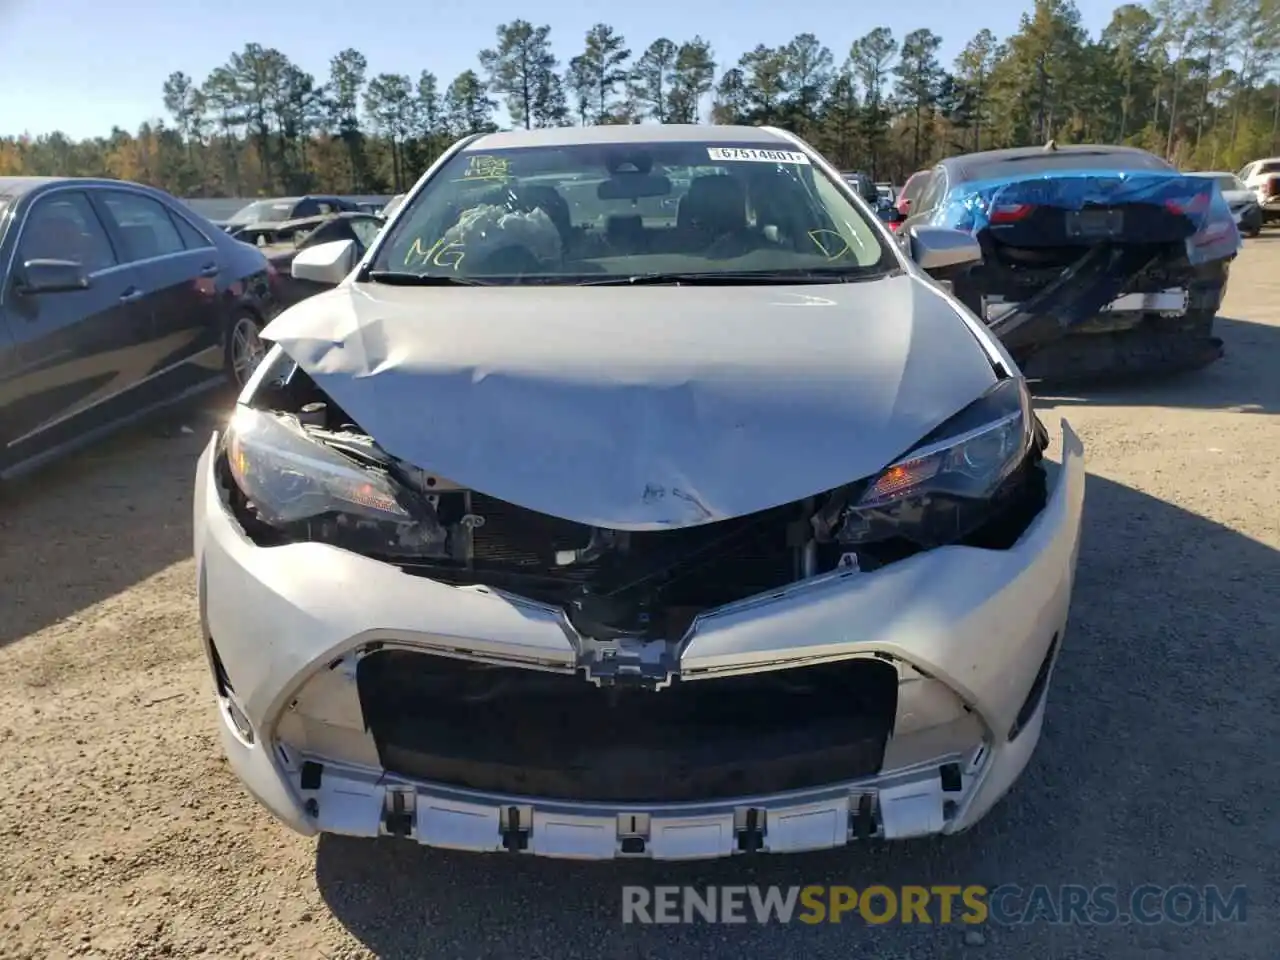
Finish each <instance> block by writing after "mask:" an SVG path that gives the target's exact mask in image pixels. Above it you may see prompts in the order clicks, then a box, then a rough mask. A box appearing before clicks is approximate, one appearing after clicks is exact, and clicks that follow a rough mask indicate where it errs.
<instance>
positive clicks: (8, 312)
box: [0, 177, 277, 477]
mask: <svg viewBox="0 0 1280 960" xmlns="http://www.w3.org/2000/svg"><path fill="white" fill-rule="evenodd" d="M275 312H277V306H276V304H275V302H274V300H273V295H272V292H271V287H270V282H269V266H268V263H267V259H266V257H265V256H263V254H262V253H261V252H260V251H259V250H257V249H255V248H254V247H251V246H249V245H247V244H243V243H240V242H239V241H236V240H233V239H232V238H230V237H229V236H227V234H225V233H223V232H222V231H221V230H219V229H218V228H217V227H216V226H215V225H214V224H213V223H212V222H210V221H209V220H206V219H205V218H203V217H201V216H200V215H199V214H197V213H194V212H193V211H192V210H191V209H190V208H188V207H187V206H185V205H184V204H182V203H181V202H179V201H177V200H175V199H174V198H173V197H171V196H169V195H168V194H166V193H163V192H162V191H159V190H154V189H152V188H150V187H144V186H139V185H137V184H132V183H125V182H122V181H118V180H89V179H71V178H40V177H15V178H0V477H4V476H7V475H10V474H13V473H16V472H18V471H19V470H21V469H28V468H31V467H34V466H36V465H38V464H39V463H42V462H43V461H45V460H47V459H50V458H52V457H54V456H56V455H58V454H61V453H63V452H66V451H68V450H70V449H72V448H74V447H77V446H80V445H81V444H83V443H85V442H88V441H90V440H92V439H94V438H95V437H97V436H99V435H100V434H103V433H106V432H108V431H109V430H111V429H113V428H114V427H117V426H120V425H122V424H123V423H126V422H128V421H130V420H132V419H134V418H136V417H137V416H139V415H141V414H144V413H146V412H148V411H150V410H153V409H155V408H157V407H160V406H163V405H166V404H168V403H172V402H174V401H176V400H179V399H182V398H184V397H186V396H190V395H192V394H194V393H197V392H199V391H201V390H204V389H207V388H209V387H213V386H216V385H217V384H219V383H223V382H226V380H227V379H230V380H231V381H232V382H233V383H235V384H243V382H244V381H245V379H246V378H247V377H248V375H249V373H251V372H252V370H253V368H254V367H255V366H256V364H257V361H258V360H259V359H260V358H261V354H262V345H261V342H260V341H259V339H258V331H259V329H260V328H261V327H262V325H263V324H264V323H266V322H267V321H268V320H270V319H271V317H272V316H273V315H274V313H275Z"/></svg>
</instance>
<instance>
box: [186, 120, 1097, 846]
mask: <svg viewBox="0 0 1280 960" xmlns="http://www.w3.org/2000/svg"><path fill="white" fill-rule="evenodd" d="M979 257H980V252H979V249H978V247H977V246H976V244H975V243H974V241H972V240H971V239H970V238H968V237H967V236H965V235H963V234H957V233H953V232H951V231H947V230H941V229H931V228H918V229H916V230H915V231H913V232H912V233H911V234H910V235H909V236H908V237H906V238H905V240H904V243H903V245H902V246H899V244H898V243H896V242H895V240H894V239H893V236H892V235H891V234H890V233H889V232H888V231H887V230H886V229H885V228H884V227H883V226H882V225H881V224H880V223H879V221H878V220H877V218H876V216H875V214H874V212H873V211H872V210H871V209H870V208H869V207H868V206H866V204H865V203H864V202H863V201H862V200H860V199H859V198H857V197H855V196H854V194H853V193H852V192H851V189H850V188H849V187H848V186H847V185H846V184H845V183H844V181H843V180H842V178H841V177H840V174H839V173H838V172H837V171H836V170H834V169H833V168H832V167H831V166H830V165H829V164H828V163H827V162H826V161H825V160H823V159H822V157H821V156H820V155H819V154H817V153H816V152H815V151H813V150H812V148H810V147H809V146H808V145H807V144H805V143H803V142H802V141H800V140H798V139H796V138H794V137H793V136H791V135H790V134H788V133H785V132H782V131H778V130H773V129H768V128H743V127H727V126H687V127H685V126H608V127H600V128H586V129H554V130H535V131H516V132H513V133H497V134H485V135H479V136H476V137H472V138H468V139H464V140H462V141H461V142H459V143H458V144H456V145H455V146H454V147H453V148H452V149H451V150H450V151H448V152H447V153H446V154H445V155H444V156H443V157H442V158H441V159H440V160H439V161H438V162H437V163H436V164H435V165H434V166H433V167H432V168H431V169H430V170H428V171H427V173H426V174H425V175H424V176H423V177H422V179H421V180H420V181H419V182H418V184H417V185H416V186H415V187H414V188H413V190H412V191H411V192H410V193H409V195H408V197H407V198H406V200H405V202H404V204H403V205H402V206H401V207H400V208H399V209H398V210H397V211H396V213H395V214H394V216H393V217H392V218H391V220H390V222H389V224H388V226H387V227H386V228H385V229H384V230H383V232H382V233H381V235H380V236H379V238H378V239H377V241H375V243H374V244H373V246H372V247H371V249H370V250H369V251H368V252H367V254H365V256H364V257H363V259H362V260H360V262H359V263H356V262H354V256H353V252H352V248H351V245H350V244H349V243H347V242H345V241H344V242H339V243H336V244H324V245H320V246H317V247H314V248H312V249H310V250H307V251H304V252H302V253H301V254H299V256H298V258H297V259H296V261H295V262H294V267H293V270H294V274H295V276H296V277H298V278H300V279H305V280H311V281H319V282H321V283H326V284H329V285H331V286H332V287H333V289H330V290H327V291H325V292H322V293H320V294H318V295H316V296H314V297H312V298H311V299H309V300H305V301H303V302H302V303H300V304H298V305H297V306H294V307H293V308H291V309H290V310H288V311H287V312H285V313H284V314H282V315H281V316H280V317H278V318H277V319H276V320H275V321H274V322H273V323H271V324H270V325H269V327H268V328H267V329H266V330H265V331H264V337H265V338H266V339H268V340H271V341H274V345H273V347H272V352H271V353H270V354H269V356H268V357H267V359H266V361H265V362H264V363H263V365H262V366H261V367H260V368H259V370H258V372H257V374H256V375H255V377H254V379H253V380H252V381H251V382H250V383H249V384H248V386H247V387H246V388H245V390H244V392H243V394H242V395H241V397H240V400H239V403H238V406H237V408H236V410H235V412H234V414H233V415H232V417H231V419H230V422H229V424H228V425H227V428H226V430H225V431H220V432H219V433H217V434H215V435H214V436H213V438H212V439H211V440H210V443H209V445H208V448H207V449H206V450H205V452H204V454H203V456H202V457H201V460H200V463H199V468H198V474H197V477H196V486H195V556H196V560H197V564H198V572H199V602H200V615H201V617H200V619H201V625H202V628H203V642H204V647H205V650H206V651H207V654H208V660H209V668H210V673H211V676H212V681H213V687H214V689H215V690H216V699H217V706H218V726H219V730H220V733H221V737H222V742H223V745H224V747H225V750H226V752H227V756H228V758H229V760H230V763H231V766H232V768H233V769H234V770H235V771H236V773H237V774H238V775H239V777H240V778H241V780H242V781H243V782H244V784H245V786H246V787H247V788H248V789H249V790H250V791H251V792H252V793H253V794H254V796H256V797H257V798H258V800H260V801H261V802H262V803H263V805H265V806H266V807H267V808H268V809H269V810H270V811H271V812H272V813H273V814H274V815H275V816H277V817H278V818H279V819H281V820H282V821H284V822H285V823H286V824H288V825H289V826H291V827H292V828H294V829H295V830H298V831H300V832H302V833H304V834H316V833H319V832H331V833H340V834H349V835H355V836H364V837H375V836H380V835H383V836H385V835H392V836H399V837H405V838H409V839H411V840H414V841H417V842H418V843H422V844H427V845H430V846H438V847H449V848H456V849H465V850H474V851H518V852H525V853H532V854H539V855H544V856H553V857H574V858H584V859H608V858H612V857H620V856H633V857H651V858H657V859H684V858H700V857H720V856H727V855H731V854H735V853H739V852H749V851H765V852H781V851H796V850H810V849H818V848H827V847H837V846H842V845H844V844H846V843H849V842H851V841H852V840H855V839H865V838H873V837H875V838H884V839H897V838H904V837H918V836H926V835H933V834H952V833H956V832H958V831H961V830H964V829H966V828H968V827H970V826H971V825H973V824H974V823H975V822H977V821H978V820H979V819H980V818H982V817H983V816H984V814H986V813H987V811H988V810H989V809H990V808H991V807H992V805H993V804H994V803H995V802H996V801H997V800H998V799H999V798H1000V797H1001V796H1002V795H1003V794H1005V792H1006V791H1008V790H1009V788H1010V786H1011V785H1012V784H1013V782H1014V781H1015V780H1016V779H1017V778H1018V776H1019V774H1020V773H1021V772H1022V770H1023V768H1024V767H1025V765H1026V764H1027V761H1028V759H1029V757H1030V755H1031V753H1032V751H1033V749H1034V748H1035V745H1036V742H1037V740H1038V739H1039V736H1040V731H1041V725H1042V723H1043V718H1044V714H1045V703H1046V691H1047V688H1048V686H1049V681H1050V677H1051V674H1052V671H1053V667H1054V663H1055V660H1056V658H1057V656H1058V652H1059V649H1060V647H1061V642H1062V639H1063V634H1064V630H1065V627H1066V622H1067V611H1068V605H1069V600H1070V595H1071V587H1072V580H1073V576H1074V572H1075V566H1076V556H1077V550H1078V544H1079V537H1080V523H1081V511H1082V506H1083V499H1084V484H1085V470H1084V465H1083V452H1082V448H1081V445H1080V443H1079V441H1078V440H1077V438H1076V437H1075V435H1074V434H1073V433H1072V432H1071V430H1070V428H1069V427H1068V426H1067V424H1066V423H1065V421H1064V422H1063V423H1062V430H1063V437H1062V443H1061V445H1060V446H1061V456H1060V458H1058V459H1052V458H1050V457H1049V456H1048V455H1047V449H1048V447H1049V440H1050V438H1049V434H1048V432H1047V431H1046V429H1045V428H1044V427H1043V426H1042V425H1041V424H1040V422H1039V421H1038V419H1037V418H1036V415H1035V413H1034V411H1033V408H1032V405H1031V401H1030V396H1029V393H1028V389H1027V384H1026V381H1025V380H1024V379H1023V377H1022V375H1021V373H1020V372H1019V371H1018V369H1017V368H1016V366H1015V365H1014V363H1013V362H1012V361H1011V360H1010V358H1009V356H1008V355H1007V354H1006V352H1005V350H1004V349H1003V347H1002V346H1001V345H1000V343H999V342H998V341H997V340H996V339H995V338H994V337H993V336H992V335H991V334H990V333H989V332H988V331H987V329H986V328H985V327H984V325H983V324H982V323H981V322H980V321H978V320H977V319H976V318H975V317H974V316H973V315H972V314H970V313H968V312H967V311H966V310H965V308H964V307H963V306H961V305H960V304H959V303H958V302H957V301H956V300H955V299H954V298H953V297H952V296H951V295H950V294H949V293H948V292H947V288H946V285H945V283H942V282H939V281H943V280H945V279H946V277H947V276H948V273H949V272H950V271H955V270H958V269H963V268H965V267H966V266H969V265H971V264H972V263H973V262H974V261H975V260H976V259H977V258H979Z"/></svg>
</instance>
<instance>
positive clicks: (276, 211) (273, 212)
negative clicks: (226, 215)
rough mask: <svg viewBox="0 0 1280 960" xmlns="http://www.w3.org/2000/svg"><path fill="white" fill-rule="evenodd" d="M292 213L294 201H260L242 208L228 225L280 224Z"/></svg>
mask: <svg viewBox="0 0 1280 960" xmlns="http://www.w3.org/2000/svg"><path fill="white" fill-rule="evenodd" d="M292 211H293V201H292V200H258V201H256V202H254V203H251V204H249V205H248V206H247V207H241V208H240V209H239V210H237V211H236V213H235V215H234V216H233V217H232V218H231V219H230V220H228V221H227V223H280V222H281V221H284V220H288V219H289V214H290V213H291V212H292Z"/></svg>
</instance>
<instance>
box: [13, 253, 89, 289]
mask: <svg viewBox="0 0 1280 960" xmlns="http://www.w3.org/2000/svg"><path fill="white" fill-rule="evenodd" d="M18 279H19V283H18V291H19V292H20V293H23V294H37V293H67V292H69V291H71V290H88V289H89V277H88V275H87V274H86V273H85V272H84V267H83V266H81V265H80V264H78V263H76V262H75V261H74V260H28V261H27V262H26V263H24V264H23V265H22V273H21V275H20V276H19V278H18Z"/></svg>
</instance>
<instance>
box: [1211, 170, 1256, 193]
mask: <svg viewBox="0 0 1280 960" xmlns="http://www.w3.org/2000/svg"><path fill="white" fill-rule="evenodd" d="M1213 179H1214V180H1216V181H1217V183H1218V189H1219V190H1221V191H1223V192H1224V193H1225V192H1227V191H1229V190H1248V189H1249V188H1248V187H1246V186H1245V185H1244V184H1243V183H1241V182H1240V181H1239V180H1237V179H1236V178H1235V177H1233V176H1231V175H1230V174H1224V175H1223V176H1220V177H1214V178H1213Z"/></svg>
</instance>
